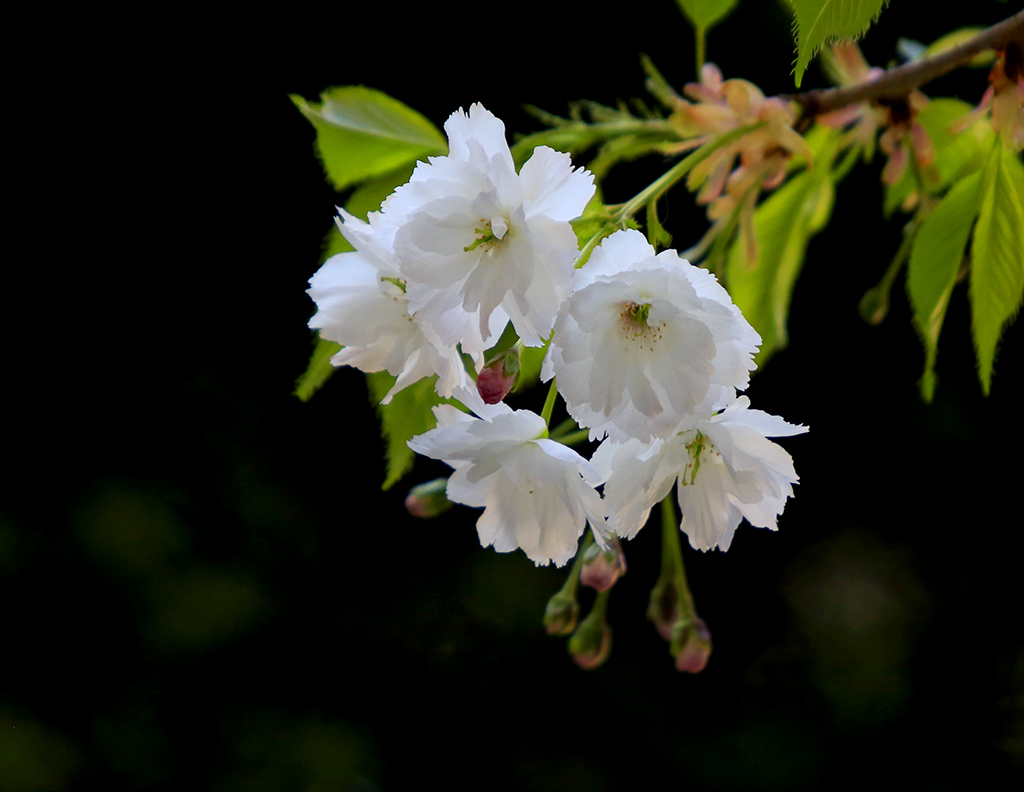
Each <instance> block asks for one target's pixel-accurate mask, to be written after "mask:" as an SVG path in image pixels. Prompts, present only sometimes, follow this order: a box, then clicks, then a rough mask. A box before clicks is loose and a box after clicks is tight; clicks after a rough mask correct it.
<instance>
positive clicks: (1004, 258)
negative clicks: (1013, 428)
mask: <svg viewBox="0 0 1024 792" xmlns="http://www.w3.org/2000/svg"><path fill="white" fill-rule="evenodd" d="M981 196H982V197H981V205H980V207H979V209H978V222H977V223H976V224H975V226H974V236H973V238H972V242H971V251H972V252H971V288H970V300H971V324H972V326H973V330H974V346H975V351H976V352H977V357H978V377H979V379H980V380H981V387H982V390H983V391H984V392H985V393H986V394H988V392H989V389H990V387H991V384H992V369H993V363H994V360H995V355H996V347H997V345H998V343H999V339H1000V337H1001V336H1002V333H1003V330H1004V329H1005V327H1006V325H1007V324H1009V322H1010V321H1012V319H1013V318H1014V316H1015V315H1016V313H1017V311H1018V309H1019V308H1020V304H1021V299H1022V298H1024V165H1022V164H1021V162H1020V160H1019V159H1018V158H1017V156H1016V155H1015V154H1014V153H1013V152H1012V151H1010V150H1009V149H1008V148H1006V147H1005V146H1004V145H1002V143H1001V142H998V141H997V142H996V143H995V144H994V145H993V147H992V153H991V155H990V157H989V161H988V163H987V164H986V166H985V170H984V171H983V172H982V175H981Z"/></svg>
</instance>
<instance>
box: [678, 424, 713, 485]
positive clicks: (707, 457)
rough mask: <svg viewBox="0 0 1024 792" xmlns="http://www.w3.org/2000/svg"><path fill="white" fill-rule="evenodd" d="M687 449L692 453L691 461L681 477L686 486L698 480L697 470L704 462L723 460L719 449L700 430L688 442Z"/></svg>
mask: <svg viewBox="0 0 1024 792" xmlns="http://www.w3.org/2000/svg"><path fill="white" fill-rule="evenodd" d="M686 450H687V452H688V453H689V454H690V461H689V462H688V463H687V465H686V469H685V470H684V471H683V475H682V476H680V477H679V481H680V483H682V484H683V485H684V486H689V485H691V484H693V482H694V481H696V480H697V471H698V470H700V466H701V465H702V464H703V465H714V464H720V463H721V462H722V455H721V454H720V453H718V449H717V448H715V447H714V446H713V445H712V444H711V441H710V440H708V438H707V437H705V436H704V435H702V434H701V433H700V432H697V433H696V436H695V437H694V438H693V440H691V441H690V442H689V443H687V444H686Z"/></svg>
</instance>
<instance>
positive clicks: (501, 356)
mask: <svg viewBox="0 0 1024 792" xmlns="http://www.w3.org/2000/svg"><path fill="white" fill-rule="evenodd" d="M518 377H519V349H518V348H517V347H515V346H513V347H512V348H510V349H506V350H505V351H504V352H500V353H498V354H497V355H495V356H494V357H493V358H491V359H490V360H489V361H487V364H486V365H485V366H484V367H483V368H482V369H481V370H480V373H479V374H477V377H476V389H477V392H478V393H479V394H480V398H481V399H483V400H484V404H497V403H498V402H500V401H501V400H502V399H504V398H505V397H506V396H508V394H509V391H511V390H512V388H514V387H515V384H516V379H518Z"/></svg>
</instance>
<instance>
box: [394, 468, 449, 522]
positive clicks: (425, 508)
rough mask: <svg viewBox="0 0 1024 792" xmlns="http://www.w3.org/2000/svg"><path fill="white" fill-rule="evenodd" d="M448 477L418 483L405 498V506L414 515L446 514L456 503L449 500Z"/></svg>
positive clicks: (424, 516)
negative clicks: (447, 492)
mask: <svg viewBox="0 0 1024 792" xmlns="http://www.w3.org/2000/svg"><path fill="white" fill-rule="evenodd" d="M447 487H448V479H446V478H436V479H434V480H433V481H426V482H424V483H423V484H417V485H416V486H415V487H413V488H412V489H411V490H409V494H408V495H407V496H406V498H405V508H406V511H408V512H409V514H411V515H412V516H413V517H421V518H429V517H437V516H438V515H439V514H444V513H445V512H446V511H448V510H449V509H450V508H451V507H452V506H453V505H454V504H453V503H452V502H451V501H450V500H448V496H447V494H446V489H447Z"/></svg>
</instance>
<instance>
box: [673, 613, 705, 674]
mask: <svg viewBox="0 0 1024 792" xmlns="http://www.w3.org/2000/svg"><path fill="white" fill-rule="evenodd" d="M670 650H671V652H672V654H673V655H675V658H676V668H677V669H678V670H679V671H685V672H686V673H688V674H698V673H700V672H701V671H703V670H704V667H705V666H706V665H707V664H708V658H709V657H711V631H710V630H709V629H708V626H707V624H705V623H704V620H703V619H702V618H700V617H699V616H694V617H693V618H692V619H680V620H679V621H678V622H676V623H675V625H674V626H673V627H672V643H671V647H670Z"/></svg>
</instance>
